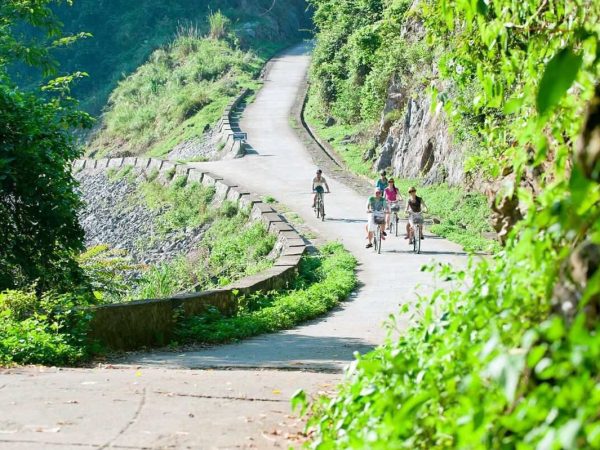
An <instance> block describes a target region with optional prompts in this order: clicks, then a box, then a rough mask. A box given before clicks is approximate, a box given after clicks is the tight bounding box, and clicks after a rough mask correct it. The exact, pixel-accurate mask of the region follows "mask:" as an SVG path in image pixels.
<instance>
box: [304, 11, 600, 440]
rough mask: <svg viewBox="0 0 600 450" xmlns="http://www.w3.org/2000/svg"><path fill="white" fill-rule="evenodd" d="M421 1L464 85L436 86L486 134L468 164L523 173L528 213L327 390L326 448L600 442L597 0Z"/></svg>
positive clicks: (518, 191) (521, 197) (432, 37)
mask: <svg viewBox="0 0 600 450" xmlns="http://www.w3.org/2000/svg"><path fill="white" fill-rule="evenodd" d="M315 3H317V4H320V7H321V8H323V9H322V10H321V11H326V8H327V7H330V6H331V5H332V4H333V3H335V2H334V1H333V0H332V1H328V0H323V1H316V2H315ZM384 3H385V4H386V5H387V4H389V3H390V2H384ZM413 7H414V10H411V12H410V14H413V15H416V16H418V17H419V18H420V20H422V21H423V23H424V26H425V29H426V31H427V35H428V40H427V41H426V42H427V43H428V45H431V46H432V47H431V50H430V51H431V52H432V53H433V52H436V51H439V49H441V53H439V54H440V55H442V56H441V59H440V70H441V74H442V76H443V77H445V79H446V80H447V81H449V82H450V86H451V87H450V88H449V90H448V91H447V92H439V93H434V94H435V95H436V97H437V98H438V100H440V101H442V102H443V103H444V107H445V108H446V111H447V113H448V116H449V117H450V118H451V120H452V122H453V125H454V127H455V131H456V132H457V136H458V137H459V138H460V137H465V138H466V137H468V138H474V139H476V140H477V141H478V142H482V143H484V145H483V146H482V149H483V150H482V152H481V153H478V154H476V155H474V157H473V159H472V165H471V166H470V167H471V168H477V170H480V171H483V173H485V174H487V175H490V176H497V175H499V174H500V173H502V172H503V173H504V174H510V176H508V177H507V178H506V180H505V183H504V190H503V191H501V192H500V193H499V197H500V198H502V197H505V198H509V199H515V200H517V201H518V203H519V207H520V209H521V210H522V211H523V213H524V218H523V220H522V221H521V222H519V223H518V224H517V226H516V227H515V228H514V229H513V231H512V233H511V234H510V238H509V239H508V242H507V245H506V248H505V249H504V250H502V251H501V252H499V253H498V254H497V255H496V256H494V257H493V258H492V259H490V260H478V261H477V262H476V263H475V262H473V263H472V266H470V267H469V270H467V271H453V270H452V269H450V268H447V267H442V268H439V269H438V273H439V275H440V276H441V279H442V280H446V281H450V282H452V283H454V284H453V285H452V286H451V288H450V289H448V287H445V288H440V289H438V290H437V291H435V293H434V294H433V295H432V296H431V297H430V298H428V299H423V300H422V301H421V303H420V304H419V305H418V307H417V312H416V314H415V316H414V317H413V321H414V323H415V325H414V327H412V328H411V329H409V330H407V331H406V332H404V333H403V335H402V336H401V337H400V338H399V339H394V340H389V341H388V343H387V344H386V345H385V346H383V347H381V348H380V349H378V350H377V351H375V352H373V353H371V354H369V355H366V356H364V357H363V358H361V359H359V361H358V363H357V365H356V370H355V372H354V373H353V374H352V375H351V378H350V380H349V382H348V383H346V384H345V385H344V386H342V388H341V392H340V394H339V396H337V397H336V398H334V399H331V400H329V399H322V400H321V401H320V402H319V404H318V406H317V414H316V416H315V417H314V418H313V420H312V425H313V426H314V427H315V428H316V429H317V435H316V439H315V441H314V446H315V447H316V448H321V449H326V448H371V449H376V448H381V449H393V448H411V449H415V448H422V449H432V448H482V449H483V448H486V449H489V448H498V449H500V448H503V449H504V448H519V449H561V448H564V449H575V448H586V449H587V448H600V418H599V416H598V411H599V410H600V395H599V393H600V390H599V389H600V384H599V383H600V382H599V378H598V377H599V376H600V375H599V374H600V367H599V360H598V356H599V354H600V335H599V327H600V324H599V322H598V313H597V311H598V310H599V309H600V270H598V265H599V261H598V254H599V249H600V220H599V219H600V188H599V184H598V182H599V181H600V161H599V160H598V144H597V142H596V143H594V142H593V141H592V140H591V139H590V135H591V133H592V132H593V133H598V129H599V127H600V123H599V121H598V117H597V116H593V115H592V116H591V118H590V121H589V123H588V124H587V126H588V127H591V128H589V129H586V131H585V133H583V134H582V131H583V127H584V121H583V118H584V114H583V113H584V111H585V106H586V104H587V103H588V101H589V100H590V98H591V97H592V95H593V94H594V85H595V84H596V85H597V84H598V83H599V81H600V79H599V74H598V68H599V65H600V64H599V63H600V60H599V56H600V52H599V51H598V49H599V48H600V39H599V36H600V26H599V25H598V23H599V21H598V19H599V17H600V5H599V4H598V3H597V2H592V1H585V0H581V1H578V0H576V1H572V2H547V1H542V2H537V1H521V2H512V1H510V0H499V1H496V2H493V3H486V2H470V1H463V0H446V1H433V0H432V1H423V2H419V3H415V4H413ZM404 18H406V16H404ZM597 92H598V95H599V96H600V89H597ZM598 102H599V98H598V97H596V100H595V103H593V104H592V108H597V104H598ZM596 114H597V112H596ZM594 130H595V131H594ZM578 140H579V142H580V144H579V145H580V148H579V151H578V153H577V154H575V152H574V144H573V143H574V142H576V141H578ZM408 309H409V308H405V312H407V311H408ZM298 398H301V397H298Z"/></svg>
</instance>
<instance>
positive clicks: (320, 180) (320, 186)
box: [312, 169, 329, 209]
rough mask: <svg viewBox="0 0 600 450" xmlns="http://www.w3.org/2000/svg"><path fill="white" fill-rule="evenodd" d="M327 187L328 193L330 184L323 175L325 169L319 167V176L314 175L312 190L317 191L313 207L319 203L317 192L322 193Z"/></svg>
mask: <svg viewBox="0 0 600 450" xmlns="http://www.w3.org/2000/svg"><path fill="white" fill-rule="evenodd" d="M325 188H327V193H329V185H328V184H327V180H325V177H324V176H323V171H322V170H321V169H317V176H316V177H314V178H313V181H312V191H313V192H314V193H315V196H314V197H313V204H312V207H313V209H314V208H315V207H316V204H317V194H322V193H323V192H325Z"/></svg>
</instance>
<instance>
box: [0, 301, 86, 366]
mask: <svg viewBox="0 0 600 450" xmlns="http://www.w3.org/2000/svg"><path fill="white" fill-rule="evenodd" d="M90 300H91V298H89V297H87V296H85V295H79V296H77V295H73V294H56V293H54V292H47V293H46V294H44V295H43V296H42V297H41V298H39V297H37V296H36V294H35V293H34V292H33V291H14V290H8V291H4V292H1V293H0V364H12V363H17V364H49V365H51V364H58V365H63V364H73V363H76V362H77V361H79V360H81V359H82V358H85V357H86V356H87V355H88V354H89V347H88V345H89V343H88V341H87V337H86V332H87V325H88V323H89V320H90V319H91V315H90V314H89V312H87V310H86V309H85V307H86V306H88V305H89V304H90Z"/></svg>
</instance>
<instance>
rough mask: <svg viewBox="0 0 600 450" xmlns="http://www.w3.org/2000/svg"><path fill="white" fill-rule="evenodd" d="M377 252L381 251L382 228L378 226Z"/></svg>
mask: <svg viewBox="0 0 600 450" xmlns="http://www.w3.org/2000/svg"><path fill="white" fill-rule="evenodd" d="M377 253H381V228H379V227H377Z"/></svg>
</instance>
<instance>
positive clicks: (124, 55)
mask: <svg viewBox="0 0 600 450" xmlns="http://www.w3.org/2000/svg"><path fill="white" fill-rule="evenodd" d="M20 3H23V7H26V6H27V4H29V3H37V2H31V1H27V2H20ZM44 3H46V2H44ZM54 10H55V11H56V12H57V15H58V17H59V18H60V20H61V21H62V22H63V23H64V28H65V30H66V32H67V33H68V34H77V33H81V32H87V33H90V34H91V37H88V38H86V39H83V40H81V41H79V42H77V43H76V45H75V46H74V47H73V50H74V51H73V50H70V51H64V50H62V49H60V50H57V51H55V52H54V53H53V55H54V56H55V57H56V58H57V60H58V61H59V62H60V65H61V67H62V70H64V71H66V72H74V71H82V70H83V71H86V72H88V73H89V74H90V76H89V77H88V78H86V79H85V80H83V81H82V82H81V83H79V84H78V86H76V87H75V89H74V91H73V93H74V95H76V96H77V97H78V98H80V99H81V100H82V105H83V107H84V108H85V110H86V111H88V112H90V113H92V114H98V113H99V112H100V111H101V110H102V108H103V107H104V105H105V104H106V100H107V99H108V96H109V94H110V92H111V91H112V90H113V89H114V88H115V87H116V85H117V83H118V82H119V81H120V80H121V79H122V78H123V76H124V75H125V76H127V75H129V74H130V73H132V72H133V71H134V70H135V69H136V68H137V67H139V66H140V65H141V64H142V63H143V62H144V61H145V60H146V59H147V58H148V56H149V55H150V54H151V53H152V52H153V51H154V50H155V49H157V48H159V47H161V46H163V45H165V44H167V43H168V42H169V41H171V40H172V39H173V36H174V35H175V34H176V33H177V30H178V28H180V27H181V26H182V25H183V26H185V27H186V28H188V27H193V28H197V29H198V30H199V32H200V33H201V34H207V33H209V32H210V24H209V17H210V15H211V12H215V15H217V12H218V11H221V12H222V13H223V14H224V15H225V16H226V17H227V18H229V20H230V21H231V28H232V29H233V30H234V31H235V32H236V34H237V35H238V38H237V42H238V43H239V45H240V46H242V47H243V48H250V47H252V48H254V49H256V50H257V51H258V52H259V53H260V54H261V55H262V54H263V52H265V53H264V54H267V53H270V52H272V50H273V47H279V48H281V46H284V45H286V43H290V42H294V41H297V40H299V39H300V38H301V36H302V29H305V28H307V25H308V16H307V14H306V11H305V4H304V1H302V0H291V1H286V2H282V1H277V2H272V0H171V1H169V2H157V1H155V0H139V1H135V2H131V1H126V0H111V1H97V0H76V1H75V2H73V4H72V5H70V4H69V3H68V2H62V5H60V6H58V7H54ZM3 15H4V14H2V16H3ZM25 31H26V32H27V31H28V30H25ZM30 34H31V35H33V33H27V35H30ZM20 72H21V73H23V71H20ZM24 76H26V79H27V80H30V79H31V74H29V73H28V74H27V75H24Z"/></svg>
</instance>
